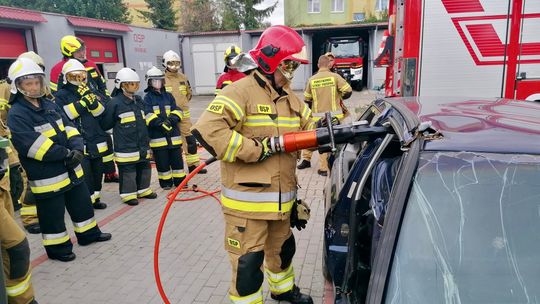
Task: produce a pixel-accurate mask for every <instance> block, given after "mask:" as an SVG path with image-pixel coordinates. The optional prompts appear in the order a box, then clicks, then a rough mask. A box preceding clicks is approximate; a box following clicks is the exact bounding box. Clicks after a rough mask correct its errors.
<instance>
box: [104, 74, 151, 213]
mask: <svg viewBox="0 0 540 304" xmlns="http://www.w3.org/2000/svg"><path fill="white" fill-rule="evenodd" d="M114 82H115V89H114V91H113V93H112V95H113V98H112V100H111V101H110V102H109V103H108V104H107V106H106V107H105V113H103V116H102V118H101V121H100V124H101V127H102V128H103V129H104V130H108V129H111V128H112V129H113V140H114V142H113V146H114V159H115V161H116V164H117V165H118V172H119V173H120V197H121V198H122V202H124V203H126V204H128V205H131V206H134V205H138V204H139V202H138V200H137V198H151V199H153V198H156V197H157V195H156V194H155V193H154V192H153V191H152V189H150V179H151V176H152V171H151V169H150V161H149V160H148V158H149V157H150V154H149V152H150V151H149V150H150V146H149V138H148V130H147V128H146V120H145V115H144V105H143V100H142V98H141V97H140V96H138V95H135V93H136V92H137V91H138V90H139V85H140V79H139V75H137V73H135V71H133V70H132V69H130V68H123V69H121V70H120V71H118V73H116V78H115V80H114Z"/></svg>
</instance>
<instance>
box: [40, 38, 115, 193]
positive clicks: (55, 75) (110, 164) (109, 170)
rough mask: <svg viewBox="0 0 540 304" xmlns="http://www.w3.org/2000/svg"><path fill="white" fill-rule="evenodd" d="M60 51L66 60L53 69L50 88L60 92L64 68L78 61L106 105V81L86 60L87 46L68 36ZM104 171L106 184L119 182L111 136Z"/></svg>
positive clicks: (94, 90)
mask: <svg viewBox="0 0 540 304" xmlns="http://www.w3.org/2000/svg"><path fill="white" fill-rule="evenodd" d="M60 51H61V52H62V55H63V56H64V58H62V60H60V61H59V62H58V63H56V64H55V65H54V66H53V68H52V69H51V75H50V80H51V82H50V86H51V90H52V91H53V93H54V92H56V91H58V90H59V89H60V88H61V87H62V85H63V83H64V75H63V74H62V68H63V67H64V64H65V63H66V61H68V60H69V59H76V60H78V61H80V62H81V63H82V64H83V65H84V67H85V69H86V71H87V75H86V83H87V86H88V88H89V89H90V91H91V92H92V93H93V94H95V95H96V96H97V97H98V98H99V99H100V101H101V102H102V103H103V104H106V103H107V102H108V101H109V100H110V98H111V97H110V94H109V91H108V90H107V85H106V83H105V79H104V78H103V76H101V73H100V72H99V69H98V67H97V65H96V63H95V62H93V61H91V60H88V59H87V58H86V46H85V44H84V41H83V40H82V39H80V38H77V37H75V36H72V35H66V36H64V37H62V40H60ZM102 155H103V166H104V168H103V171H104V173H105V182H106V183H112V182H118V174H116V167H115V166H114V161H113V160H114V155H113V147H112V139H111V136H110V135H107V151H105V152H103V154H102Z"/></svg>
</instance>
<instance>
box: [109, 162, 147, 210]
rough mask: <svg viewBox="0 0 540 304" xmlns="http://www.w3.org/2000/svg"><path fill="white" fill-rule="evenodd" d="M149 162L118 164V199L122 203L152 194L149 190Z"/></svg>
mask: <svg viewBox="0 0 540 304" xmlns="http://www.w3.org/2000/svg"><path fill="white" fill-rule="evenodd" d="M150 170H151V169H150V162H149V161H148V160H142V161H140V162H138V163H134V164H118V173H119V177H120V184H119V187H120V197H121V199H122V202H124V203H125V202H127V201H129V200H133V199H137V197H144V196H147V195H149V194H151V193H153V192H152V190H151V189H150V178H151V174H152V172H151V171H150Z"/></svg>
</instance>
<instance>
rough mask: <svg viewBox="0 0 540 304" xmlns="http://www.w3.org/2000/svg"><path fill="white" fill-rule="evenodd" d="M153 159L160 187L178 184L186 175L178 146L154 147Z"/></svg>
mask: <svg viewBox="0 0 540 304" xmlns="http://www.w3.org/2000/svg"><path fill="white" fill-rule="evenodd" d="M152 153H153V154H154V161H155V162H156V169H157V171H158V179H159V185H160V186H161V187H162V188H165V187H172V186H173V185H175V186H178V185H180V183H181V182H182V181H183V180H184V178H185V177H186V173H185V172H184V162H183V160H182V151H181V150H180V147H178V148H172V149H154V150H152Z"/></svg>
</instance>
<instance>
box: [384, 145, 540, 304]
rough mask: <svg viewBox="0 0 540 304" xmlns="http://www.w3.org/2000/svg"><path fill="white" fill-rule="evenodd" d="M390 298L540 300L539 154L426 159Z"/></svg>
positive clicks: (404, 226)
mask: <svg viewBox="0 0 540 304" xmlns="http://www.w3.org/2000/svg"><path fill="white" fill-rule="evenodd" d="M406 208H407V209H406V211H405V215H404V218H403V222H402V226H401V230H400V235H399V238H398V244H397V248H396V253H395V256H394V260H393V265H392V270H391V274H390V277H389V285H388V289H387V294H386V303H539V302H540V156H532V155H511V154H491V153H465V152H460V153H458V152H438V153H435V152H433V153H425V154H423V156H422V157H421V160H420V163H419V167H418V171H417V173H416V176H415V178H414V181H413V186H412V189H411V192H410V196H409V199H408V203H407V207H406Z"/></svg>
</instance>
